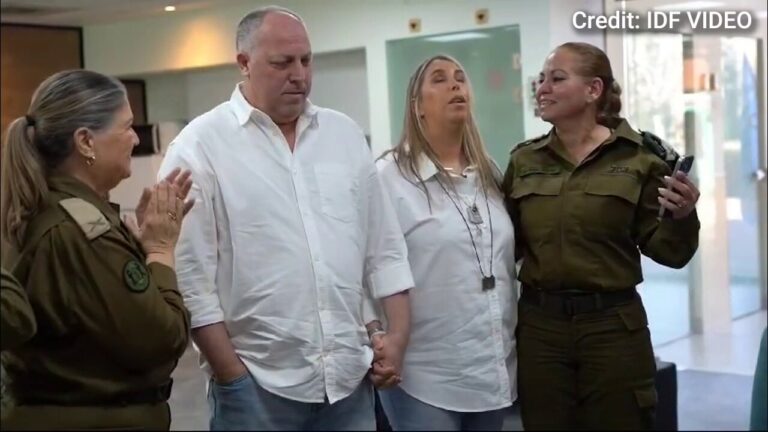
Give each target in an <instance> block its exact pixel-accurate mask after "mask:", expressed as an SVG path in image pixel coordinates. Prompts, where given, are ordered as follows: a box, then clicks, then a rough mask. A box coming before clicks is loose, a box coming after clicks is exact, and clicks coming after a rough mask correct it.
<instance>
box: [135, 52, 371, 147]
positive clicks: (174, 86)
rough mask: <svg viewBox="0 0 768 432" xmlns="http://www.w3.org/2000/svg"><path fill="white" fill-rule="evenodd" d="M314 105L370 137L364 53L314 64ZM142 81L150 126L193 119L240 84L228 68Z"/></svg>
mask: <svg viewBox="0 0 768 432" xmlns="http://www.w3.org/2000/svg"><path fill="white" fill-rule="evenodd" d="M313 63H314V65H313V70H314V74H313V87H312V93H311V94H310V99H311V100H312V103H314V104H316V105H319V106H323V107H327V108H333V109H335V110H338V111H341V112H343V113H346V114H347V115H348V116H350V117H351V118H352V119H353V120H355V121H356V122H357V123H358V124H359V125H360V127H361V128H362V129H363V131H364V132H365V133H370V130H371V128H370V120H369V119H370V115H369V114H370V113H369V104H368V79H367V70H366V64H365V51H364V50H362V49H358V50H353V51H343V52H334V53H325V54H319V55H317V56H315V58H314V60H313ZM131 77H132V78H140V79H143V80H144V81H145V82H146V89H147V112H148V116H147V117H148V121H149V122H150V123H157V122H161V121H169V120H187V121H188V120H192V119H193V118H195V117H197V116H199V115H200V114H202V113H204V112H206V111H208V110H210V109H211V108H213V107H214V106H216V105H218V104H219V103H221V102H224V101H226V100H228V99H229V97H230V95H231V94H232V91H233V90H234V88H235V85H236V84H237V83H238V82H239V81H240V80H241V76H240V72H239V70H238V69H237V65H236V64H234V63H232V64H228V65H224V66H216V67H211V68H204V69H193V70H190V71H186V72H167V73H162V74H151V75H133V76H131Z"/></svg>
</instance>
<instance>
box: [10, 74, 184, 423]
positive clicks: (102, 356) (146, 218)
mask: <svg viewBox="0 0 768 432" xmlns="http://www.w3.org/2000/svg"><path fill="white" fill-rule="evenodd" d="M132 121H133V115H132V113H131V109H130V106H129V104H128V100H127V98H126V92H125V88H124V87H123V85H122V84H121V83H120V82H119V81H117V80H115V79H113V78H109V77H106V76H103V75H100V74H97V73H94V72H89V71H85V70H75V71H66V72H61V73H57V74H55V75H53V76H51V77H50V78H48V79H46V80H45V81H44V82H43V83H42V84H40V87H39V88H38V89H37V91H36V92H35V94H34V96H33V98H32V104H31V105H30V108H29V114H28V115H27V116H25V117H21V118H18V119H16V120H15V121H14V122H13V123H12V124H11V126H10V128H9V130H8V135H7V138H6V145H5V149H4V151H3V153H4V154H3V169H2V184H1V187H2V201H1V202H0V212H1V214H2V227H1V228H2V235H3V238H4V240H5V241H7V242H8V243H9V244H10V245H11V246H10V252H9V253H7V254H6V255H4V256H3V258H4V264H5V265H7V266H8V267H9V268H10V269H11V271H12V273H13V275H14V276H15V277H16V278H17V279H18V280H19V282H20V283H21V284H22V285H23V286H24V287H25V289H26V292H27V295H28V296H29V299H30V302H31V304H32V308H33V310H34V313H35V317H36V319H37V325H38V329H37V334H36V335H35V336H34V337H33V338H32V339H31V340H30V341H28V342H26V343H25V344H23V345H21V346H20V347H17V348H14V349H12V350H10V351H9V352H7V353H4V360H5V362H4V364H5V367H6V369H7V371H8V375H9V376H10V379H11V390H12V394H13V397H14V399H15V402H16V405H17V406H16V407H15V408H14V409H13V410H11V412H10V413H8V415H7V416H4V417H5V418H4V419H3V424H2V427H3V429H6V428H7V429H53V428H55V429H121V428H124V429H154V430H158V429H168V428H169V426H170V412H169V407H168V403H167V400H168V397H169V395H170V389H171V385H170V384H171V378H170V377H171V372H172V371H173V369H174V368H175V366H176V363H177V361H178V359H179V358H180V357H181V355H182V354H183V353H184V350H185V348H186V346H187V342H188V339H189V325H190V323H189V314H188V312H187V310H186V309H185V308H184V305H183V303H182V298H181V295H180V294H179V292H178V291H177V287H176V275H175V272H174V261H173V253H174V247H175V244H176V240H177V238H178V234H179V228H180V225H181V221H182V219H183V217H184V214H185V213H186V211H188V210H189V208H190V207H191V203H186V204H185V203H184V198H185V197H186V194H187V192H188V191H189V188H190V186H191V181H190V180H189V174H188V173H184V174H182V175H179V171H178V170H177V171H175V172H173V173H172V174H171V175H170V176H169V177H168V178H167V179H166V180H165V181H163V182H161V183H159V184H158V185H156V186H154V187H153V188H151V189H146V190H145V191H144V194H143V195H142V197H141V199H140V201H139V205H138V206H137V210H136V216H137V221H138V224H136V223H135V222H131V224H130V226H131V228H130V229H129V227H128V225H126V224H125V223H123V222H122V221H121V220H120V217H119V208H117V206H115V205H113V204H110V203H109V202H108V200H107V197H108V194H109V191H110V190H111V189H113V188H114V187H115V186H117V184H118V183H119V182H120V181H121V180H123V179H125V178H127V177H128V176H129V175H130V165H131V151H132V149H133V147H134V146H135V145H136V144H137V143H138V138H137V136H136V134H135V133H134V131H133V129H132V127H131V126H132Z"/></svg>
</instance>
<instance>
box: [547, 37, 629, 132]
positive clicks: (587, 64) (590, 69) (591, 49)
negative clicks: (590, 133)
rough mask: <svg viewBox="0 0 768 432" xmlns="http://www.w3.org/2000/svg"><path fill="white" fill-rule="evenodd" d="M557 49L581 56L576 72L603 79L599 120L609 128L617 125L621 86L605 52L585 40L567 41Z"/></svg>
mask: <svg viewBox="0 0 768 432" xmlns="http://www.w3.org/2000/svg"><path fill="white" fill-rule="evenodd" d="M557 49H567V50H568V51H570V52H572V53H573V54H576V56H577V57H578V58H579V64H578V66H577V67H576V73H578V74H579V75H581V76H583V77H586V78H593V77H594V78H600V79H601V80H602V81H603V93H602V94H601V95H600V97H599V98H598V100H597V122H598V123H599V124H601V125H603V126H606V127H609V128H613V127H616V126H617V125H618V123H619V122H620V121H621V117H620V116H619V112H621V86H620V85H619V83H617V82H616V80H615V79H614V77H613V70H612V69H611V62H610V61H609V60H608V56H607V55H606V54H605V52H604V51H603V50H601V49H600V48H598V47H596V46H594V45H590V44H588V43H584V42H567V43H564V44H562V45H560V46H559V47H557Z"/></svg>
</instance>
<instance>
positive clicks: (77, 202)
mask: <svg viewBox="0 0 768 432" xmlns="http://www.w3.org/2000/svg"><path fill="white" fill-rule="evenodd" d="M59 205H60V206H61V208H63V209H64V210H65V211H66V212H67V213H69V215H70V216H71V217H72V219H74V220H75V222H76V223H77V225H78V226H79V227H80V229H81V230H82V231H83V233H84V234H85V237H87V238H88V240H93V239H95V238H97V237H99V236H100V235H102V234H104V233H105V232H107V231H109V230H110V228H111V226H110V224H109V221H108V220H107V217H106V216H104V213H102V212H101V211H99V209H97V208H96V206H94V205H93V204H91V203H89V202H88V201H85V200H83V199H81V198H67V199H63V200H61V201H59Z"/></svg>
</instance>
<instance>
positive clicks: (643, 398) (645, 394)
mask: <svg viewBox="0 0 768 432" xmlns="http://www.w3.org/2000/svg"><path fill="white" fill-rule="evenodd" d="M635 399H636V400H637V405H638V406H639V407H640V408H653V407H655V406H656V404H657V403H658V396H657V395H656V389H655V388H654V387H647V388H641V389H635Z"/></svg>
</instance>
